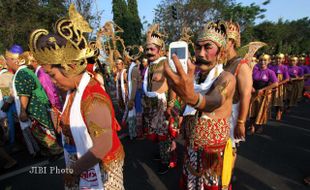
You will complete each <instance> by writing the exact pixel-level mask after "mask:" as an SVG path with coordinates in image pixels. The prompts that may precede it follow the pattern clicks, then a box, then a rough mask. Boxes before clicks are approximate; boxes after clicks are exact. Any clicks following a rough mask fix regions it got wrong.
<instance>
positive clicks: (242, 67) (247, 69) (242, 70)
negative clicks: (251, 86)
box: [239, 63, 251, 74]
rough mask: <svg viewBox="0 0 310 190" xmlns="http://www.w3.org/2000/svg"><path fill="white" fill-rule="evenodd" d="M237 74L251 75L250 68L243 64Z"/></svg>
mask: <svg viewBox="0 0 310 190" xmlns="http://www.w3.org/2000/svg"><path fill="white" fill-rule="evenodd" d="M239 72H241V73H249V74H251V68H250V66H249V65H248V64H245V63H243V64H241V65H240V68H239Z"/></svg>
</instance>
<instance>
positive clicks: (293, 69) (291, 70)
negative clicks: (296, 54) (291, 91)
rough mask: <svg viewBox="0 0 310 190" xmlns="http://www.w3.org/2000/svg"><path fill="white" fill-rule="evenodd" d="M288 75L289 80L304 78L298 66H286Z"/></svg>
mask: <svg viewBox="0 0 310 190" xmlns="http://www.w3.org/2000/svg"><path fill="white" fill-rule="evenodd" d="M288 74H289V75H290V77H291V78H296V77H297V76H298V77H302V76H304V72H303V69H301V68H300V67H298V66H288Z"/></svg>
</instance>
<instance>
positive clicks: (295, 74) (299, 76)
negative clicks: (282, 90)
mask: <svg viewBox="0 0 310 190" xmlns="http://www.w3.org/2000/svg"><path fill="white" fill-rule="evenodd" d="M297 63H298V58H297V57H292V58H291V62H290V65H289V66H288V74H289V75H290V81H289V83H288V85H287V102H288V108H287V111H290V109H291V108H292V107H294V106H296V104H297V101H298V97H299V93H300V91H301V88H302V87H301V86H300V81H301V80H304V78H303V75H304V74H303V71H302V69H301V68H300V67H298V66H297Z"/></svg>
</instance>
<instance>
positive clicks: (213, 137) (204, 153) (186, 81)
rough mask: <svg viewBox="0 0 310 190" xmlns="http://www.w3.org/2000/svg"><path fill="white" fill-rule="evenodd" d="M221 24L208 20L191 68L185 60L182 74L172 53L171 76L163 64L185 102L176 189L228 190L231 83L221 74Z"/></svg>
mask: <svg viewBox="0 0 310 190" xmlns="http://www.w3.org/2000/svg"><path fill="white" fill-rule="evenodd" d="M226 44H227V36H226V24H225V22H223V21H221V22H216V23H214V22H209V23H208V24H206V25H205V27H204V29H203V31H201V33H200V35H199V37H198V39H197V41H196V45H195V56H196V62H195V65H196V67H197V69H198V70H199V72H198V73H197V76H196V80H195V76H194V72H195V66H194V65H193V64H192V63H191V61H190V60H188V62H187V63H188V74H186V73H185V72H184V71H183V69H182V66H181V64H180V62H179V60H178V58H177V56H176V55H173V56H172V59H173V61H174V63H175V66H176V68H177V73H174V72H173V71H172V70H171V69H170V67H169V65H168V63H166V64H165V71H166V74H167V76H168V79H169V80H171V82H172V85H171V87H172V89H173V90H174V91H175V92H176V94H177V95H178V96H180V97H181V98H182V99H183V100H184V101H185V102H186V103H187V105H188V106H187V107H186V109H185V112H184V114H183V115H185V116H184V125H185V136H186V138H185V146H186V150H185V155H184V162H183V164H184V166H183V177H182V183H181V185H182V187H181V188H182V189H190V190H194V189H201V190H207V189H212V190H220V189H228V188H229V184H230V178H231V171H232V164H233V152H232V142H231V140H230V123H229V119H230V115H231V110H232V100H233V95H234V91H235V85H236V79H235V77H234V76H233V75H232V74H231V73H230V72H226V71H224V70H223V63H224V62H225V57H226Z"/></svg>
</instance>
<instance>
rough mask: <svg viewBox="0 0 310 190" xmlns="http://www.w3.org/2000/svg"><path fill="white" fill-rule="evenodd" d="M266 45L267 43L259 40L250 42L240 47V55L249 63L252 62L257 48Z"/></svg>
mask: <svg viewBox="0 0 310 190" xmlns="http://www.w3.org/2000/svg"><path fill="white" fill-rule="evenodd" d="M266 45H267V44H266V43H264V42H259V41H257V42H250V43H248V44H247V45H245V46H242V47H241V48H240V49H238V55H239V56H240V57H242V58H243V59H244V60H246V61H247V62H248V63H250V62H251V61H252V58H253V57H254V55H255V53H256V52H257V50H259V49H260V48H261V47H263V46H266Z"/></svg>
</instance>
